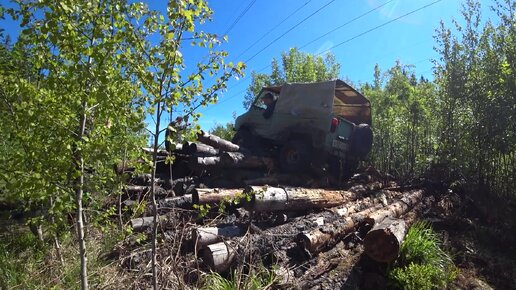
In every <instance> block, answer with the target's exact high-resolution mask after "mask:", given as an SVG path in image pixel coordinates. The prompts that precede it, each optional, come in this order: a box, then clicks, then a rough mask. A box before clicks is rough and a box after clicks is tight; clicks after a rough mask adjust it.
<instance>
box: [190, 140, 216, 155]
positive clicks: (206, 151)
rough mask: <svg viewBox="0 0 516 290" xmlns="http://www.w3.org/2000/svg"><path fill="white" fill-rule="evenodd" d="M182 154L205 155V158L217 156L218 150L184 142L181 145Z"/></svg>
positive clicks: (200, 144) (204, 145)
mask: <svg viewBox="0 0 516 290" xmlns="http://www.w3.org/2000/svg"><path fill="white" fill-rule="evenodd" d="M182 149H183V150H182V152H183V153H185V154H188V155H194V154H199V155H205V156H217V155H218V154H219V150H217V149H215V148H213V147H211V146H209V145H206V144H202V143H195V142H185V143H183V148H182Z"/></svg>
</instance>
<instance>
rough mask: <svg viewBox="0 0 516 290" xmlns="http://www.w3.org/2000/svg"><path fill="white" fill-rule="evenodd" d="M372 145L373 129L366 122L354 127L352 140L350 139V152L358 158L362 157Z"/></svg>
mask: <svg viewBox="0 0 516 290" xmlns="http://www.w3.org/2000/svg"><path fill="white" fill-rule="evenodd" d="M372 146H373V130H372V129H371V126H369V125H368V124H359V125H358V126H356V127H355V132H354V133H353V140H352V141H351V152H353V153H354V154H355V155H356V156H358V157H359V158H364V157H365V156H366V155H367V154H368V153H369V152H370V151H371V148H372Z"/></svg>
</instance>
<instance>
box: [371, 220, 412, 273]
mask: <svg viewBox="0 0 516 290" xmlns="http://www.w3.org/2000/svg"><path fill="white" fill-rule="evenodd" d="M406 230H407V228H406V224H405V221H404V220H402V219H393V218H386V219H384V220H383V221H382V222H380V223H379V224H376V225H375V226H374V227H373V228H372V229H371V230H370V231H369V232H368V233H367V235H366V236H365V238H364V251H365V253H366V254H367V255H368V256H369V257H371V258H372V259H373V260H375V261H377V262H381V263H390V262H392V261H394V260H396V258H398V255H399V253H400V246H401V243H402V242H403V238H404V237H405V233H406Z"/></svg>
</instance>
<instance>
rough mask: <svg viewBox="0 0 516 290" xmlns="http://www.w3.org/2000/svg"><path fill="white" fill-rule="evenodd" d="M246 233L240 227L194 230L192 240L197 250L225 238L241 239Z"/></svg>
mask: <svg viewBox="0 0 516 290" xmlns="http://www.w3.org/2000/svg"><path fill="white" fill-rule="evenodd" d="M243 233H244V231H243V230H242V229H241V228H240V227H238V226H227V227H209V228H196V229H193V230H192V239H193V241H194V243H195V246H196V247H197V249H202V248H204V247H206V246H207V245H211V244H215V243H218V242H221V241H223V240H224V238H232V237H239V236H241V235H242V234H243Z"/></svg>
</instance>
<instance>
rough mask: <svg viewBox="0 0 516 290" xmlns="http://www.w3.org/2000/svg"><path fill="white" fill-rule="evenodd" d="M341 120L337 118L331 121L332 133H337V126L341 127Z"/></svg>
mask: <svg viewBox="0 0 516 290" xmlns="http://www.w3.org/2000/svg"><path fill="white" fill-rule="evenodd" d="M339 123H340V122H339V119H337V118H333V119H331V127H330V131H331V132H332V133H335V130H337V126H339Z"/></svg>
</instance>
